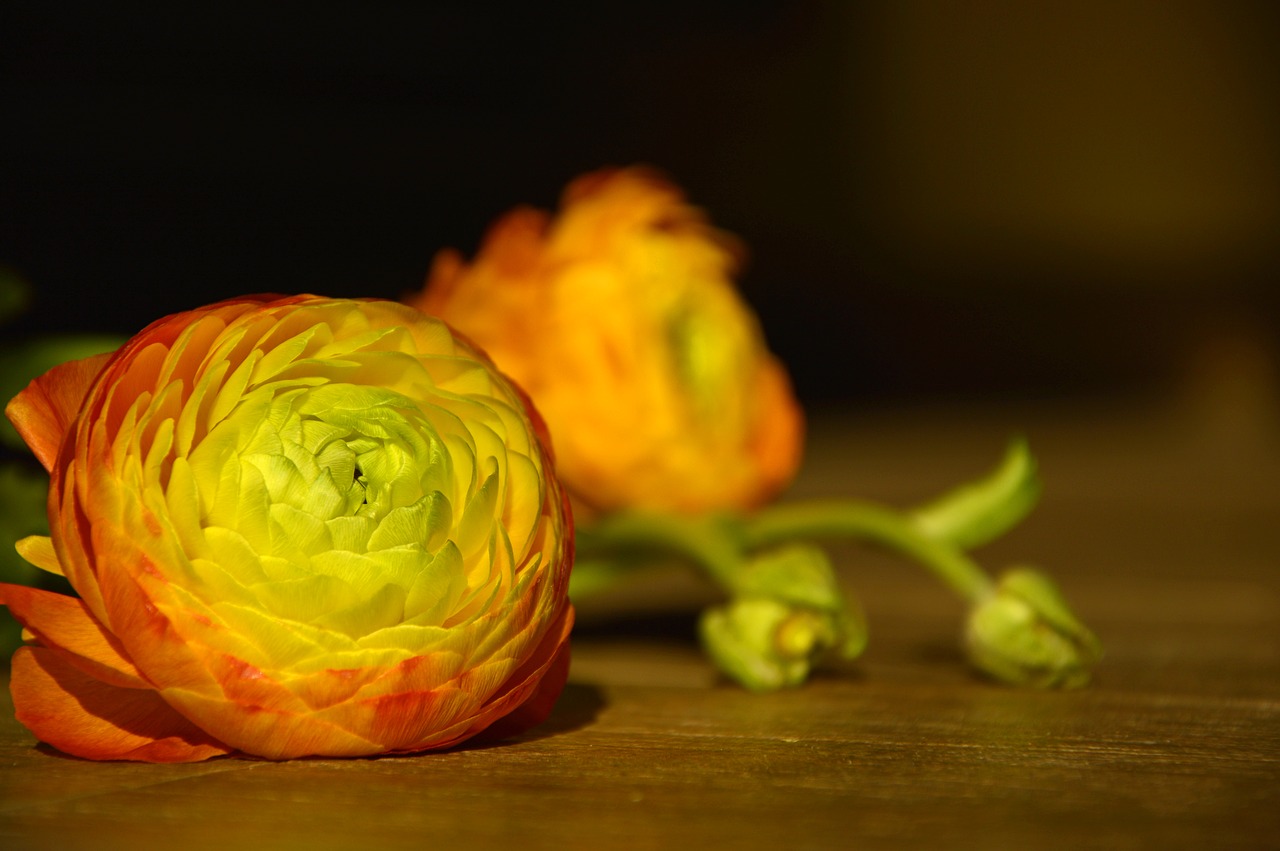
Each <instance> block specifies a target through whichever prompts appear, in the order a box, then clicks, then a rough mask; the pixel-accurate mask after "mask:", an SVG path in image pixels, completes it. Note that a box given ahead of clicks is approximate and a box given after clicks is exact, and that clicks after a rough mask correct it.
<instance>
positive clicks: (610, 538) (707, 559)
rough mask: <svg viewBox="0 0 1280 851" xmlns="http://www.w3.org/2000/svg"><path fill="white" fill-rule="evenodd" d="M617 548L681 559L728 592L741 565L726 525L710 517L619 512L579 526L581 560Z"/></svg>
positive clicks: (739, 553) (739, 550) (739, 549)
mask: <svg viewBox="0 0 1280 851" xmlns="http://www.w3.org/2000/svg"><path fill="white" fill-rule="evenodd" d="M619 549H630V550H632V551H635V550H659V551H664V552H668V553H673V554H676V555H681V556H684V557H685V558H687V559H689V560H690V561H692V562H694V563H695V564H697V565H698V566H699V567H701V568H702V569H703V570H705V571H706V572H707V574H708V575H710V577H711V578H712V579H713V580H715V581H716V582H719V583H720V584H722V585H724V586H725V587H726V588H730V589H732V588H733V583H734V580H735V577H736V576H737V574H738V572H739V571H738V568H739V566H740V565H741V563H742V549H741V547H740V546H739V544H738V542H737V541H735V540H734V539H733V538H732V536H731V535H730V534H729V533H728V530H727V528H726V526H724V525H723V524H721V523H719V522H717V519H716V518H712V517H689V516H685V515H679V514H644V513H634V514H632V513H619V514H613V515H609V516H606V517H604V518H603V519H601V520H600V521H598V522H596V523H594V524H592V525H590V526H588V527H579V530H578V537H577V550H578V552H579V553H580V554H582V555H583V556H584V557H589V556H593V555H595V554H597V553H600V552H608V551H612V550H619Z"/></svg>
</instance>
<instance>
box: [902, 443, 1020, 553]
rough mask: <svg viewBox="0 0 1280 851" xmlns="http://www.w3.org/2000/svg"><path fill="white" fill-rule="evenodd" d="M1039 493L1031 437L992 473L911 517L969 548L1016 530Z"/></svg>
mask: <svg viewBox="0 0 1280 851" xmlns="http://www.w3.org/2000/svg"><path fill="white" fill-rule="evenodd" d="M1039 498H1040V479H1039V477H1038V476H1037V475H1036V462H1035V459H1034V458H1033V457H1032V455H1031V451H1030V450H1029V449H1028V448H1027V444H1026V441H1024V440H1022V439H1017V440H1014V441H1013V442H1012V443H1010V444H1009V448H1008V450H1006V452H1005V456H1004V459H1003V460H1002V461H1001V462H1000V465H999V466H998V467H997V468H996V469H995V470H993V471H992V472H991V473H989V474H988V475H986V476H985V477H983V478H981V479H979V480H977V481H974V482H970V483H968V484H965V485H961V486H960V487H958V488H956V489H954V490H952V491H950V492H948V493H946V494H943V495H942V496H941V497H940V498H938V499H936V500H934V501H933V502H931V503H929V504H927V505H925V506H922V507H920V508H917V509H916V510H914V511H913V512H911V518H912V521H913V522H914V523H915V525H916V528H917V529H919V530H920V532H921V533H923V534H924V535H926V536H928V537H930V538H933V539H934V540H937V541H942V542H945V543H947V544H950V545H952V546H955V547H959V548H961V549H966V550H967V549H972V548H974V547H979V546H981V545H983V544H985V543H987V542H988V541H992V540H994V539H996V538H998V537H1000V536H1001V535H1003V534H1004V533H1005V532H1007V531H1009V530H1010V529H1012V528H1013V527H1014V526H1016V525H1017V524H1018V523H1019V522H1021V521H1022V519H1023V518H1024V517H1026V516H1027V514H1029V513H1030V512H1031V509H1032V508H1034V507H1035V504H1036V501H1037V500H1038V499H1039Z"/></svg>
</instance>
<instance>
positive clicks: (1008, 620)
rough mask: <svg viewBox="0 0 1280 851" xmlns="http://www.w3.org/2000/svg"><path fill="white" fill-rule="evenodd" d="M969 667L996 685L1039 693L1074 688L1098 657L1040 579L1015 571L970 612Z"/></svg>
mask: <svg viewBox="0 0 1280 851" xmlns="http://www.w3.org/2000/svg"><path fill="white" fill-rule="evenodd" d="M965 643H966V647H967V650H968V653H969V659H970V661H971V662H972V663H973V664H974V665H975V666H976V667H977V668H979V669H980V670H982V671H984V672H986V673H987V674H990V675H991V676H993V677H995V678H996V679H999V680H1003V681H1005V682H1008V683H1013V684H1015V685H1029V686H1036V687H1040V688H1055V687H1056V688H1075V687H1077V686H1082V685H1084V684H1085V683H1086V682H1088V680H1089V673H1090V669H1091V668H1092V667H1093V665H1094V664H1096V663H1097V662H1098V660H1099V659H1100V658H1101V656H1102V647H1101V645H1100V644H1099V642H1098V639H1097V638H1096V637H1095V636H1094V634H1093V633H1092V632H1091V631H1090V630H1089V629H1088V627H1086V626H1085V625H1084V624H1082V623H1081V622H1080V621H1079V620H1078V619H1077V618H1076V617H1075V615H1073V614H1072V613H1071V610H1070V609H1069V608H1068V607H1067V603H1066V601H1065V600H1064V599H1063V597H1062V594H1061V592H1059V591H1058V588H1057V587H1056V586H1055V585H1054V584H1053V582H1052V581H1051V580H1050V579H1049V578H1048V577H1047V576H1045V575H1044V574H1042V573H1040V572H1038V571H1035V570H1032V569H1030V568H1014V569H1012V570H1010V571H1009V572H1007V573H1006V574H1005V575H1004V576H1003V577H1001V579H1000V581H999V582H998V583H997V584H996V586H995V588H994V589H993V591H992V593H991V594H990V596H989V597H987V598H986V599H985V600H983V601H981V602H979V603H978V604H977V605H976V606H975V607H974V609H973V610H972V611H971V612H970V615H969V620H968V624H967V626H966V630H965Z"/></svg>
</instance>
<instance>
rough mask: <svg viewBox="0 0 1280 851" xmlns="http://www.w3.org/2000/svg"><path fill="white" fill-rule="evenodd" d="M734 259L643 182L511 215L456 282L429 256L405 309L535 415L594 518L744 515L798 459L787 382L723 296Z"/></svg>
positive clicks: (451, 260)
mask: <svg viewBox="0 0 1280 851" xmlns="http://www.w3.org/2000/svg"><path fill="white" fill-rule="evenodd" d="M739 254H740V252H739V250H738V246H737V244H736V243H735V241H734V240H733V239H732V238H730V237H729V236H727V235H726V234H724V233H721V232H719V231H717V230H715V229H714V228H712V227H711V225H710V224H709V223H708V222H707V219H706V217H705V216H704V215H703V214H702V212H701V211H700V210H698V209H696V208H694V207H692V206H690V205H689V204H688V203H686V201H685V200H684V197H683V196H682V194H681V192H680V190H679V189H678V188H676V187H675V186H673V185H672V184H670V183H668V182H667V181H665V180H663V179H662V178H660V177H658V176H657V175H655V174H653V173H652V172H649V171H646V170H642V169H637V168H633V169H624V170H613V171H601V172H598V173H595V174H590V175H586V176H585V177H581V178H579V179H578V180H576V181H574V182H573V183H572V184H570V185H569V187H568V188H567V190H566V191H565V194H564V198H563V203H562V209H561V211H560V213H559V214H558V215H557V216H556V217H555V218H551V217H550V216H549V215H548V214H546V213H544V212H541V211H537V210H532V209H516V210H514V211H512V212H510V213H509V214H507V215H506V216H505V217H504V218H502V219H500V220H499V221H498V222H497V223H496V224H495V225H494V227H493V228H492V230H491V231H490V232H489V234H488V236H487V237H486V239H485V241H484V244H483V245H482V246H481V249H480V251H479V254H478V255H477V256H476V258H475V260H474V261H473V262H471V263H470V264H466V263H464V262H463V260H462V259H461V257H460V256H459V255H458V254H457V253H456V252H454V251H444V252H441V253H440V254H439V255H438V256H437V257H436V260H435V263H434V266H433V268H432V270H431V273H430V275H429V277H428V280H427V284H426V287H425V289H424V290H423V291H422V292H421V293H419V294H417V295H415V296H412V297H410V299H408V301H409V303H411V304H413V305H414V306H416V307H419V308H421V309H422V310H424V311H425V312H427V313H430V314H435V315H438V316H441V317H443V318H444V319H446V320H447V321H448V322H450V323H451V324H453V325H454V326H455V327H457V328H458V329H459V330H461V331H462V332H463V333H465V334H467V335H468V336H469V337H471V338H472V339H474V340H475V341H476V342H478V343H479V344H480V345H481V346H483V347H484V348H485V349H486V350H487V351H488V352H489V353H490V354H491V355H492V356H493V358H494V361H495V362H496V363H497V364H498V365H499V367H500V368H501V369H503V370H504V371H505V372H507V373H509V374H510V375H512V376H513V377H514V378H515V379H516V381H518V382H519V383H520V384H521V386H523V387H524V388H525V389H526V390H527V391H528V392H529V394H530V395H531V396H532V397H533V399H534V401H535V402H536V403H537V405H538V408H539V410H540V411H542V414H543V416H545V417H546V419H547V423H548V425H549V426H550V429H551V433H552V434H553V435H555V440H556V453H557V458H558V465H559V466H558V470H559V473H560V476H561V479H562V481H563V482H564V484H565V487H566V488H567V489H568V490H569V491H570V492H571V493H572V494H573V495H574V497H575V498H576V499H578V500H580V501H581V502H583V503H585V504H586V505H588V506H590V507H591V508H594V509H597V510H605V511H607V510H615V509H622V508H633V509H634V508H639V509H653V510H678V511H700V510H706V509H729V508H744V507H751V506H755V505H758V504H760V503H762V502H764V501H766V500H767V499H769V498H770V497H772V496H773V495H775V494H776V493H777V492H778V491H779V490H780V489H781V488H782V487H783V486H784V485H785V484H786V483H787V482H788V481H789V480H790V478H791V477H792V475H793V474H794V472H795V469H796V467H797V465H798V463H799V459H800V444H801V440H802V425H801V415H800V411H799V408H798V406H797V405H796V402H795V399H794V397H793V396H792V392H791V388H790V383H789V381H788V378H787V375H786V373H785V371H784V370H783V368H782V366H781V365H780V364H779V362H778V361H777V359H775V358H774V357H773V356H772V355H771V354H770V353H769V351H768V349H767V348H766V346H765V343H764V339H763V336H762V334H761V331H760V328H759V325H758V323H757V321H756V319H755V317H754V316H753V315H752V313H751V312H750V310H749V309H748V308H747V306H746V305H745V304H744V303H743V302H742V300H741V299H740V298H739V296H738V293H737V291H736V290H735V288H734V284H733V276H734V274H735V273H736V271H737V267H738V263H739Z"/></svg>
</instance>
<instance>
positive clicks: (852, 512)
mask: <svg viewBox="0 0 1280 851" xmlns="http://www.w3.org/2000/svg"><path fill="white" fill-rule="evenodd" d="M742 534H743V540H744V543H745V544H746V546H747V547H748V548H751V549H756V548H759V547H766V546H770V545H773V544H779V543H782V542H784V541H789V540H794V539H797V538H849V537H853V538H861V539H864V540H869V541H874V542H875V543H878V544H882V545H885V546H888V547H891V548H893V549H895V550H898V551H899V552H902V553H903V554H905V555H908V556H911V557H913V558H915V559H917V560H918V561H920V562H921V563H923V564H924V565H925V566H926V567H928V568H929V569H930V570H932V571H933V572H934V573H935V574H936V575H937V576H938V577H939V578H940V579H941V580H942V581H943V582H945V583H946V584H947V585H949V586H951V588H952V589H954V590H955V591H956V593H958V594H959V595H960V596H961V597H963V598H964V599H966V600H969V601H970V602H976V601H978V600H981V599H984V598H985V597H987V596H988V595H989V594H990V593H991V589H992V583H991V579H990V578H989V577H988V576H987V574H986V572H985V571H983V569H982V568H981V567H979V566H978V564H977V563H976V562H974V561H973V560H972V559H970V558H969V557H968V556H966V555H965V554H964V553H963V552H961V551H960V550H958V549H956V548H955V547H953V546H950V545H948V544H946V543H943V542H941V541H938V540H936V539H934V538H930V537H928V536H927V535H925V534H923V533H922V532H921V531H920V530H919V529H918V528H917V527H916V525H915V524H914V523H912V522H911V520H910V519H909V518H908V517H906V516H904V515H903V514H901V513H900V512H897V511H893V510H892V509H889V508H885V507H883V506H879V505H875V504H873V503H867V502H853V501H848V500H839V501H836V500H832V501H815V502H804V503H791V504H787V505H775V506H772V507H769V508H766V509H764V510H762V511H760V512H759V513H758V514H756V515H755V516H754V517H752V518H750V519H749V520H747V521H746V522H745V523H744V524H743V528H742Z"/></svg>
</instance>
